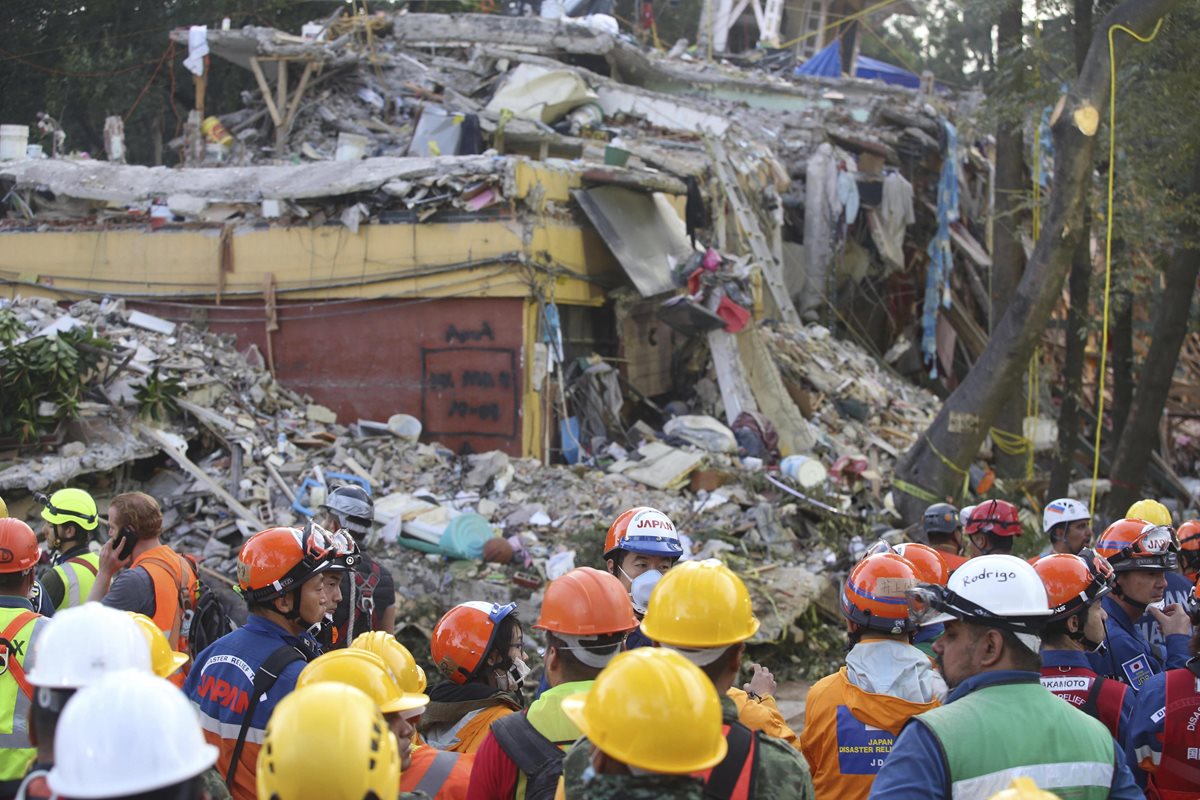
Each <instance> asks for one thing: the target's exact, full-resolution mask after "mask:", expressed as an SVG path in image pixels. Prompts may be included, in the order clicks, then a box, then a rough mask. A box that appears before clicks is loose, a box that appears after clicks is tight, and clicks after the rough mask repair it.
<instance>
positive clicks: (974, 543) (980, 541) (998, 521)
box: [963, 500, 1021, 558]
mask: <svg viewBox="0 0 1200 800" xmlns="http://www.w3.org/2000/svg"><path fill="white" fill-rule="evenodd" d="M963 531H964V532H965V533H966V535H967V542H968V547H967V555H968V556H970V557H971V558H975V557H977V556H986V555H992V554H993V553H1006V554H1007V553H1011V552H1012V549H1013V537H1015V536H1020V535H1021V519H1020V517H1019V516H1018V514H1017V507H1016V506H1014V505H1013V504H1012V503H1010V502H1008V501H1007V500H984V501H983V502H982V503H980V504H979V505H977V506H975V508H974V509H972V511H971V516H970V517H968V518H967V524H966V525H964V526H963Z"/></svg>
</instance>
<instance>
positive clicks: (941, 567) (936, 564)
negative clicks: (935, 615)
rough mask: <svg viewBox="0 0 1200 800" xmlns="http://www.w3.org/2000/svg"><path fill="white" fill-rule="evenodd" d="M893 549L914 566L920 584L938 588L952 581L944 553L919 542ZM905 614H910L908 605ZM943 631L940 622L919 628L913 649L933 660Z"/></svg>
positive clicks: (914, 633)
mask: <svg viewBox="0 0 1200 800" xmlns="http://www.w3.org/2000/svg"><path fill="white" fill-rule="evenodd" d="M891 549H892V551H894V552H895V553H896V555H898V556H900V557H901V558H904V559H907V560H908V562H909V563H910V564H912V565H913V569H914V570H916V573H917V582H918V583H932V584H936V585H938V586H945V585H946V581H947V580H949V579H950V569H949V564H947V562H946V554H945V553H943V552H942V551H940V550H934V549H933V548H932V547H930V546H928V545H924V544H920V543H918V542H901V543H900V544H898V545H896V546H895V547H893V548H891ZM963 561H966V559H963ZM905 613H906V614H907V613H908V611H907V605H906V608H905ZM942 630H943V627H942V623H940V622H935V623H933V624H932V625H922V626H920V627H918V628H917V629H916V630H915V631H913V635H912V644H913V647H915V648H917V649H918V650H920V651H921V652H922V653H924V654H925V655H926V656H928V657H929V658H933V643H934V642H935V641H937V638H938V637H939V636H941V635H942Z"/></svg>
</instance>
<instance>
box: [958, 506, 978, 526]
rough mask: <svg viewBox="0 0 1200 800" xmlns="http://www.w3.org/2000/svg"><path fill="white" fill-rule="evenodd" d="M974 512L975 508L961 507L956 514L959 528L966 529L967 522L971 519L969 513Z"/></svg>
mask: <svg viewBox="0 0 1200 800" xmlns="http://www.w3.org/2000/svg"><path fill="white" fill-rule="evenodd" d="M974 510H975V506H963V507H962V510H961V511H959V512H958V524H959V527H962V528H965V527H967V520H969V519H970V518H971V512H972V511H974Z"/></svg>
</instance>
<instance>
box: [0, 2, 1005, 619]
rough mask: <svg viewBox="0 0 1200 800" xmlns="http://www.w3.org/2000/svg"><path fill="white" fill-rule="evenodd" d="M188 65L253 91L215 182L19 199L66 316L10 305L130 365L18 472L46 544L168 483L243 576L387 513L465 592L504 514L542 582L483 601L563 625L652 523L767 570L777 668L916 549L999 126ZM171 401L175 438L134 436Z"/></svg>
mask: <svg viewBox="0 0 1200 800" xmlns="http://www.w3.org/2000/svg"><path fill="white" fill-rule="evenodd" d="M175 36H176V38H177V41H179V42H181V43H184V44H187V45H188V46H189V48H190V49H191V50H192V53H193V56H194V55H195V54H197V53H199V54H201V58H202V57H203V52H205V51H206V52H208V53H210V54H211V56H212V57H213V64H212V66H211V67H209V68H211V69H217V68H223V69H244V70H246V77H247V86H248V87H254V88H248V89H247V91H246V92H244V93H243V99H244V101H245V107H244V108H242V109H237V110H226V109H207V110H201V109H197V110H196V111H195V112H193V115H192V117H191V119H190V120H189V124H188V126H187V128H186V130H185V134H184V136H183V137H182V138H181V140H180V141H179V142H178V147H179V149H180V152H181V153H182V155H183V161H184V166H182V167H180V168H165V167H139V166H128V165H124V164H120V163H112V162H102V161H98V160H73V159H48V160H26V161H15V162H5V163H0V191H3V192H4V193H5V195H6V196H7V198H8V208H7V213H6V218H5V219H4V220H3V222H2V223H0V241H2V242H3V247H0V281H3V283H4V285H5V287H6V289H7V293H8V294H9V295H10V296H11V297H14V298H15V297H18V296H20V297H24V298H30V297H32V298H42V299H41V300H35V301H32V302H33V305H32V306H31V305H29V303H30V302H31V301H28V300H26V301H22V302H21V303H17V304H16V305H14V308H15V309H16V310H17V311H18V312H19V314H21V315H24V316H22V319H23V325H24V329H23V332H22V335H23V336H36V335H38V334H46V333H53V332H54V330H66V329H69V328H71V327H74V326H76V325H88V326H92V327H93V328H95V329H96V330H97V331H98V332H99V333H100V334H101V335H105V332H107V334H108V335H111V336H113V337H114V339H113V341H115V342H117V343H118V351H119V353H120V356H121V357H120V358H117V357H115V356H111V357H109V356H106V360H105V361H104V363H105V364H106V367H105V369H104V373H103V375H101V376H100V378H99V379H98V380H99V386H98V387H97V386H96V385H95V384H91V385H90V394H89V398H88V401H87V403H85V404H84V406H83V407H82V408H81V412H82V415H83V418H84V419H85V420H89V425H90V426H91V427H90V428H89V430H90V432H89V430H81V429H80V428H79V427H75V428H72V429H69V432H68V433H66V434H63V433H62V431H60V432H59V433H60V435H59V438H58V441H57V442H56V441H54V440H53V437H51V438H50V440H48V441H47V442H45V443H44V444H45V445H47V446H48V447H49V450H50V452H49V454H46V455H38V454H37V451H36V449H34V450H28V449H27V448H28V442H19V441H13V442H10V444H9V446H10V447H12V448H14V449H15V450H18V451H21V450H24V452H21V453H20V454H19V455H18V456H17V457H16V458H14V459H12V463H11V464H10V465H9V467H8V468H7V469H0V491H4V492H6V493H12V492H14V491H15V492H16V493H17V495H18V497H17V505H16V507H17V508H18V509H19V508H21V507H22V506H21V505H20V502H21V496H20V495H21V493H22V492H28V491H32V490H35V489H44V488H48V487H49V486H51V485H60V484H62V483H65V482H68V481H72V480H85V481H92V482H94V483H95V485H96V486H97V488H98V489H99V490H100V491H99V493H100V494H101V496H103V495H104V494H105V493H106V492H111V491H114V490H119V489H120V488H121V487H122V486H123V485H127V484H128V482H129V481H130V480H131V479H133V478H134V477H135V476H137V477H138V479H140V480H147V479H149V480H151V481H158V484H152V485H155V486H157V488H158V489H159V491H158V494H159V496H161V497H164V498H168V499H167V500H166V501H165V504H166V505H167V506H169V509H168V511H169V515H168V516H169V519H170V521H171V523H172V526H173V528H174V529H175V530H174V535H176V536H178V537H180V538H181V539H182V540H184V541H185V542H186V543H187V545H188V546H189V547H190V548H191V549H194V550H196V551H198V552H201V553H203V554H205V556H206V557H208V558H211V562H210V564H209V566H210V568H211V569H212V570H213V571H214V572H216V573H218V574H226V575H228V574H230V572H231V565H232V561H231V559H232V557H233V555H234V554H235V553H236V545H237V543H239V542H240V541H241V539H242V537H244V536H245V535H247V533H249V532H252V531H253V530H255V529H257V528H256V526H258V525H259V524H267V523H271V522H287V521H289V520H292V519H295V518H296V517H297V515H300V514H304V513H305V510H306V509H311V507H312V504H314V503H317V502H319V499H320V494H321V492H322V491H323V489H324V488H325V486H326V484H327V483H328V482H329V481H331V480H337V479H346V480H350V479H356V480H358V481H362V482H365V483H366V484H367V485H368V486H369V487H370V488H371V490H372V492H373V493H374V494H375V495H376V496H377V497H379V498H380V500H381V511H380V517H379V519H380V522H381V524H387V523H395V524H394V528H395V529H394V530H392V531H391V535H390V536H389V538H388V541H389V543H395V544H397V545H401V544H407V545H410V546H412V545H417V547H416V549H418V550H419V549H422V547H421V544H422V543H423V545H424V549H425V550H426V551H427V552H430V553H431V554H432V555H433V556H435V557H440V556H443V555H446V554H448V549H451V547H452V545H453V542H452V541H445V540H443V537H444V536H446V535H447V531H448V530H450V529H451V525H450V523H451V522H453V520H454V519H456V518H458V517H459V516H462V515H477V516H479V517H482V518H483V519H484V520H485V525H487V526H488V529H489V530H491V531H495V530H500V531H503V532H504V535H505V536H507V537H509V540H510V542H512V544H513V547H514V549H515V551H516V552H517V553H518V554H519V553H521V552H522V551H523V552H524V553H525V554H526V555H527V556H528V557H527V558H524V557H521V556H519V555H518V557H516V558H515V559H514V560H513V562H512V563H511V564H509V565H507V566H506V567H504V568H503V569H505V570H507V572H497V569H498V565H480V564H476V565H475V566H474V567H471V569H474V570H476V572H475V573H472V575H471V576H470V577H471V580H460V581H458V582H457V583H456V584H455V587H454V589H453V590H451V591H450V594H455V592H456V591H457V590H462V591H468V590H470V591H473V592H476V593H477V594H480V595H481V596H486V597H489V598H490V597H492V596H493V595H497V594H501V595H505V596H508V595H511V593H512V592H513V591H517V592H518V593H520V592H524V593H525V595H527V596H528V595H530V593H533V594H532V596H533V597H534V598H536V592H537V588H538V587H539V586H540V585H541V582H542V580H544V579H545V578H546V577H552V574H553V573H554V572H555V570H556V569H557V568H558V567H561V566H562V564H563V563H564V562H563V556H562V554H563V553H566V552H569V551H571V550H574V549H576V548H582V549H585V550H586V548H585V546H584V545H583V544H580V542H584V541H590V539H594V538H595V537H596V536H597V531H598V530H599V531H601V532H602V530H603V528H604V527H605V525H606V523H607V520H608V519H609V518H611V516H612V515H614V514H615V513H616V512H617V511H619V510H620V508H621V507H624V506H625V505H632V504H635V503H645V502H651V500H653V502H655V503H658V504H660V505H662V506H663V507H664V510H667V511H668V513H670V514H672V516H673V517H675V518H676V520H677V522H680V525H681V529H682V530H684V531H685V533H688V534H689V536H691V537H692V538H693V539H694V540H695V543H696V552H697V553H705V554H713V553H716V552H725V553H727V554H730V553H731V554H732V555H731V556H730V557H733V558H739V557H742V558H747V559H748V560H752V561H753V563H749V561H748V563H747V564H746V565H745V566H746V569H747V570H750V572H749V574H751V575H752V576H753V577H754V578H755V579H756V580H754V581H752V584H753V588H754V590H755V596H756V603H759V604H760V605H761V606H762V609H761V611H762V613H763V615H764V616H770V617H771V618H772V619H773V620H776V623H777V624H776V623H773V624H771V625H767V626H764V634H763V636H764V638H767V639H770V638H777V637H781V636H783V635H784V634H785V633H786V632H787V631H788V630H790V629H792V627H793V626H794V625H798V624H799V623H797V622H796V620H797V619H799V618H800V616H801V614H802V612H804V611H805V609H806V608H807V607H808V603H809V601H810V600H813V599H815V600H817V602H818V603H819V604H820V603H823V604H824V606H825V607H826V608H831V607H832V603H831V602H830V598H829V596H828V594H827V593H826V592H827V590H828V587H829V586H830V582H829V580H828V578H827V577H825V576H823V575H822V573H823V572H824V571H825V570H826V569H827V568H828V567H830V566H833V565H836V564H837V563H839V562H844V561H845V559H846V557H847V553H848V551H847V549H846V548H847V541H848V540H850V539H851V537H853V536H859V537H866V536H870V535H873V534H877V533H880V532H886V531H887V530H888V529H890V528H891V527H893V526H894V525H895V524H896V523H897V518H896V517H895V515H894V514H893V513H891V511H889V508H888V503H887V501H886V492H887V490H888V488H889V482H890V472H891V465H892V464H893V463H894V461H895V459H896V458H897V457H898V456H899V455H900V453H902V452H903V451H904V450H905V449H906V448H907V447H908V446H909V445H911V443H912V442H913V441H915V438H916V436H918V435H919V434H920V431H921V430H922V429H923V428H924V426H925V425H926V424H927V423H928V421H929V420H930V419H931V418H932V415H933V412H934V408H935V405H936V399H935V397H934V395H933V394H931V393H930V392H929V391H926V390H924V389H920V388H917V387H916V386H914V385H912V384H911V383H909V382H907V381H906V380H904V379H903V378H902V377H900V376H899V373H906V374H908V375H909V376H927V375H928V373H929V371H930V370H931V368H933V369H934V371H936V372H938V374H940V375H942V376H946V375H949V376H951V379H952V376H953V375H954V374H955V371H956V370H962V369H964V368H965V367H966V366H969V364H970V362H971V361H972V360H973V358H974V356H976V355H978V352H979V351H980V350H981V349H982V346H983V344H984V343H985V342H986V336H985V335H983V334H982V333H981V331H982V330H983V328H982V327H981V326H980V323H979V321H978V312H979V310H980V309H982V308H986V307H987V306H986V303H985V300H986V296H985V295H982V294H981V292H982V291H983V286H984V283H983V281H982V280H981V279H980V274H981V271H982V270H985V269H986V268H987V267H988V266H989V263H990V262H989V259H988V256H987V251H986V249H985V248H984V247H983V246H981V245H980V244H979V240H980V239H981V238H983V237H984V236H985V228H986V219H987V217H988V214H989V213H990V206H989V200H988V196H989V192H988V185H989V170H988V163H989V162H988V155H987V153H986V143H985V142H978V141H976V140H974V139H973V138H972V134H971V133H970V125H969V112H970V110H971V107H972V105H971V104H972V102H973V99H972V98H958V97H953V96H950V95H946V94H944V93H941V92H939V91H938V90H937V89H936V88H935V87H932V86H926V87H925V88H924V89H917V90H913V89H908V88H896V87H891V86H887V85H883V84H880V83H877V82H870V81H864V80H858V79H836V78H835V79H830V78H797V77H780V76H777V75H771V74H768V73H767V72H761V71H760V72H755V71H752V70H747V69H742V68H734V67H730V66H728V65H723V64H720V63H709V62H705V61H698V60H692V59H690V58H688V57H686V56H679V55H676V56H664V55H662V54H659V53H655V52H649V51H646V50H644V49H642V48H641V47H639V46H637V45H636V44H634V43H633V42H631V41H630V40H628V39H626V38H624V37H622V36H620V35H617V34H614V33H613V32H612V31H611V29H609V28H608V27H607V26H606V25H605V24H603V22H602V21H601V22H600V23H597V22H596V21H595V20H590V21H588V20H585V21H582V22H579V21H572V20H543V19H536V18H508V17H496V16H486V15H460V16H445V15H420V14H398V15H379V16H375V17H369V18H368V17H355V18H350V19H338V20H335V21H333V22H330V23H329V24H326V25H324V26H323V27H321V28H320V30H319V31H318V32H317V33H316V35H315V36H310V37H303V36H294V35H291V34H287V33H284V32H280V31H275V30H268V29H261V28H244V29H242V30H237V31H217V30H204V31H199V32H198V31H196V30H195V29H193V30H191V31H179V32H177V33H176V34H175ZM203 69H204V68H203V67H202V68H201V71H203ZM201 96H202V95H201ZM201 102H202V100H201ZM212 117H215V118H216V120H217V121H218V122H219V125H214V124H213V123H212V121H210V120H211V118H212ZM955 122H957V123H958V125H957V126H956V125H955ZM959 128H962V129H963V130H962V132H961V133H960V131H959ZM956 264H958V265H959V266H958V267H956V266H955V265H956ZM943 297H953V298H954V302H953V303H950V304H949V306H948V307H947V310H946V311H945V313H941V314H939V313H938V312H937V308H938V307H939V306H942V305H943V302H942V298H943ZM46 301H53V302H52V303H51V304H50V305H39V303H43V304H44V303H45V302H46ZM64 319H65V320H69V321H68V322H62V320H64ZM135 320H136V321H135ZM817 323H824V325H823V326H822V325H820V324H817ZM56 326H59V327H56ZM834 328H836V329H837V330H839V331H840V332H841V333H842V334H843V336H845V337H849V338H851V339H853V340H854V343H851V342H849V341H842V340H839V339H836V338H834V337H832V336H831V335H830V333H829V330H830V329H834ZM148 336H150V337H157V338H153V340H152V341H151V340H150V339H147V338H146V337H148ZM939 367H940V369H939ZM114 369H115V371H114ZM159 372H162V373H169V374H173V375H175V376H176V377H177V378H179V379H181V380H182V381H183V389H182V390H181V391H182V392H183V393H182V394H181V395H180V396H179V402H178V403H177V404H176V405H177V408H175V409H173V410H174V412H175V413H174V415H173V418H172V420H171V421H169V422H168V423H167V424H166V425H165V426H164V425H162V424H158V425H156V424H152V423H149V422H145V421H142V422H138V421H135V420H136V417H137V413H138V411H139V410H144V408H143V407H144V402H139V401H138V399H137V397H136V395H137V392H138V388H139V386H141V385H144V384H145V381H146V378H147V376H148V375H150V374H155V375H157V374H158V373H159ZM934 388H936V387H934ZM91 390H94V391H91ZM101 390H102V391H101ZM143 400H144V398H143ZM98 420H107V422H106V423H103V424H102V423H101V422H98ZM105 427H107V429H108V432H107V433H104V434H101V433H98V432H97V429H98V428H105ZM131 430H132V431H133V432H134V433H135V434H136V435H135V436H130V431H131ZM89 437H91V438H89ZM80 439H82V440H83V441H85V442H86V443H87V447H86V448H85V452H82V453H81V452H79V448H78V446H77V445H78V440H80ZM73 440H74V441H73ZM418 440H419V441H418ZM189 442H190V443H191V446H189ZM0 446H2V443H0ZM55 448H57V449H55ZM67 448H70V450H69V452H68V451H67ZM10 452H11V451H10ZM789 457H790V458H791V460H790V461H788V459H789ZM781 460H784V461H785V462H786V463H785V468H784V469H783V471H782V475H776V474H764V473H762V472H761V471H760V470H761V468H762V467H764V466H767V467H770V466H773V465H775V464H778V463H779V462H780V461H781ZM551 462H553V463H557V464H566V465H577V467H576V468H575V469H570V468H569V467H567V466H563V467H556V468H550V467H545V466H544V465H546V464H549V463H551ZM131 465H133V466H131ZM151 467H152V468H151ZM331 472H336V473H340V474H341V475H342V478H332V477H330V473H331ZM88 476H90V477H88ZM472 476H474V477H472ZM514 481H515V483H514ZM534 486H536V487H539V488H537V489H536V490H535V489H533V488H531V487H534ZM214 498H216V499H214ZM306 498H307V499H306ZM387 498H391V499H390V500H389V501H388V502H387V503H383V502H382V501H383V500H386V499H387ZM6 499H7V496H6ZM170 512H173V516H172V514H171V513H170ZM396 520H400V522H398V523H397V522H395V521H396ZM681 520H682V521H681ZM464 526H467V523H462V524H457V525H455V526H454V527H453V531H451V533H452V534H453V533H454V532H455V531H458V529H459V528H461V527H464ZM526 534H528V536H526ZM422 537H424V538H422ZM513 537H517V541H515V542H513V541H512V538H513ZM450 538H451V539H453V538H454V537H453V535H451V536H450ZM405 540H407V541H405ZM797 540H804V541H805V543H806V546H805V547H804V548H801V549H797V548H795V547H794V546H793V543H794V542H795V541H797ZM814 543H816V544H818V545H819V546H813V545H814ZM852 549H853V548H851V550H852ZM397 552H400V551H397ZM454 554H455V555H457V556H458V557H462V555H463V553H454ZM476 555H478V554H476ZM556 556H557V557H559V561H557V562H555V563H556V564H557V565H558V566H557V567H552V566H551V561H552V560H553V559H554V558H555V557H556ZM751 557H752V558H751ZM579 559H580V560H579V563H591V562H592V561H593V560H594V559H593V558H591V557H590V554H588V556H587V557H585V556H584V555H583V554H580V556H579ZM476 560H478V559H476ZM430 563H431V562H430ZM430 563H427V562H425V561H422V560H417V561H414V560H413V559H411V558H409V559H403V558H399V557H397V560H396V561H395V565H396V566H395V568H396V569H401V570H406V572H405V574H406V575H408V573H412V574H411V575H409V577H410V578H411V585H412V587H413V589H412V592H411V594H410V596H409V597H408V601H409V602H410V603H412V604H419V603H426V604H428V603H429V602H434V603H435V604H436V603H441V602H443V601H446V602H453V601H455V600H461V599H467V598H466V597H465V596H464V597H457V596H454V597H450V596H448V595H447V594H446V591H447V588H448V583H447V582H448V580H449V578H448V577H447V576H449V575H451V572H450V571H449V568H445V569H443V570H434V571H433V572H432V573H430V570H431V569H433V568H432V567H431V566H430ZM468 563H470V562H468ZM459 569H460V572H461V568H459ZM755 570H757V571H755ZM417 573H420V574H417ZM518 573H519V574H520V575H522V576H523V577H522V578H521V579H520V580H516V577H515V575H516V574H518ZM803 576H807V577H803ZM459 577H460V578H462V577H463V576H462V575H459ZM760 577H761V580H757V579H758V578H760ZM514 580H516V582H515V583H514ZM797 586H803V587H807V588H805V589H804V590H803V591H798V590H796V588H795V587H797ZM514 587H516V588H514ZM787 587H792V588H787ZM785 597H787V599H786V600H784V599H783V598H785ZM414 608H415V606H414ZM771 609H773V610H771ZM409 610H410V611H413V610H414V609H413V608H410V609H409ZM403 613H404V612H403V611H402V614H403ZM414 613H415V612H414ZM429 613H432V609H430V612H429Z"/></svg>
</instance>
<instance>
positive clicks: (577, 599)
mask: <svg viewBox="0 0 1200 800" xmlns="http://www.w3.org/2000/svg"><path fill="white" fill-rule="evenodd" d="M637 626H638V621H637V617H635V616H634V615H633V607H632V606H631V605H630V604H629V594H628V593H627V592H626V591H625V587H624V586H622V585H621V582H620V581H619V580H617V579H616V578H614V577H613V576H612V575H610V574H608V573H607V572H601V571H600V570H598V569H592V568H591V567H579V568H578V569H573V570H571V571H570V572H568V573H567V574H566V575H563V576H562V577H561V578H556V579H555V580H553V581H551V582H550V585H549V586H547V587H546V596H545V597H544V598H543V599H542V612H541V615H540V616H538V621H537V622H536V623H534V625H533V627H535V628H541V629H542V630H547V631H551V632H553V633H565V634H568V635H570V636H604V635H605V634H612V633H625V632H626V631H631V630H633V629H634V628H636V627H637Z"/></svg>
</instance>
